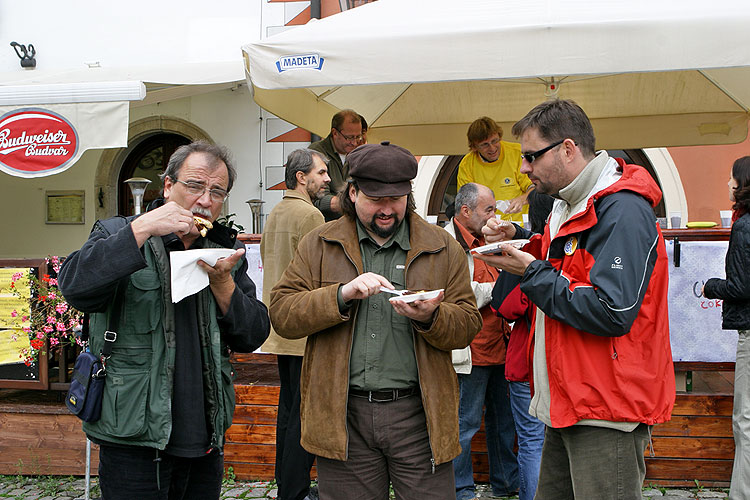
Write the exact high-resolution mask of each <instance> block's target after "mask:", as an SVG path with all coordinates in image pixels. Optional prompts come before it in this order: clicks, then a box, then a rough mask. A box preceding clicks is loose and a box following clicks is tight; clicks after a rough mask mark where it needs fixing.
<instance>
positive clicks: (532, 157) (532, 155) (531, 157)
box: [521, 139, 565, 163]
mask: <svg viewBox="0 0 750 500" xmlns="http://www.w3.org/2000/svg"><path fill="white" fill-rule="evenodd" d="M563 142H565V139H562V140H560V141H557V142H556V143H554V144H550V145H549V146H547V147H546V148H542V149H540V150H539V151H534V152H533V153H521V158H523V159H524V160H526V162H527V163H534V160H536V159H537V158H539V157H540V156H542V155H543V154H544V153H546V152H547V151H549V150H550V149H552V148H554V147H557V146H559V145H560V144H562V143H563Z"/></svg>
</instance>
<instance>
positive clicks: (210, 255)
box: [169, 248, 235, 302]
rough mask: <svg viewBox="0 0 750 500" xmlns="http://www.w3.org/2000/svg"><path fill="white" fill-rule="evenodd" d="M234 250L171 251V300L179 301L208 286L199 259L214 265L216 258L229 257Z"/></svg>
mask: <svg viewBox="0 0 750 500" xmlns="http://www.w3.org/2000/svg"><path fill="white" fill-rule="evenodd" d="M234 252H235V251H234V249H232V248H200V249H196V250H184V251H181V252H171V253H170V254H169V263H170V265H171V267H172V276H171V281H172V302H179V301H181V300H182V299H184V298H185V297H188V296H190V295H193V294H194V293H198V292H200V291H201V290H203V289H204V288H206V287H207V286H208V274H207V273H206V271H204V270H203V269H201V268H200V266H198V261H199V260H202V261H204V262H206V263H207V264H208V265H210V266H215V265H216V261H217V260H219V259H223V258H226V257H229V256H230V255H232V254H233V253H234Z"/></svg>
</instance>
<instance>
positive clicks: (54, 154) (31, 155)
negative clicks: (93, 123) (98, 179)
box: [0, 108, 78, 177]
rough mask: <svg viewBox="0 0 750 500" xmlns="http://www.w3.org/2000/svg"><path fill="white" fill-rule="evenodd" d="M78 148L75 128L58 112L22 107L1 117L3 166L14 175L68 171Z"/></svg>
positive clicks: (1, 160)
mask: <svg viewBox="0 0 750 500" xmlns="http://www.w3.org/2000/svg"><path fill="white" fill-rule="evenodd" d="M77 150H78V134H77V132H76V130H75V128H73V125H72V124H71V123H70V122H69V121H68V120H66V119H65V118H64V117H62V116H60V115H58V114H57V113H54V112H52V111H48V110H45V109H37V108H34V109H19V110H15V111H12V112H10V113H7V114H5V115H3V116H2V118H0V167H1V168H2V170H4V171H5V172H7V173H9V174H11V175H21V176H23V177H36V176H44V175H50V174H53V173H56V172H58V171H61V170H64V169H65V168H67V166H68V165H67V164H68V162H70V161H71V160H72V159H73V158H74V157H75V155H76V152H77Z"/></svg>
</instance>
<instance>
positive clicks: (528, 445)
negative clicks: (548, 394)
mask: <svg viewBox="0 0 750 500" xmlns="http://www.w3.org/2000/svg"><path fill="white" fill-rule="evenodd" d="M508 385H510V407H511V409H512V410H513V420H514V421H515V422H516V435H517V436H518V475H519V478H520V479H521V485H520V487H519V488H518V499H519V500H532V499H533V498H534V493H535V492H536V483H537V482H538V481H539V464H540V463H541V462H542V445H543V444H544V424H543V423H542V422H541V421H539V420H538V419H537V418H536V417H532V416H531V415H529V405H530V404H531V391H530V388H529V383H528V382H508Z"/></svg>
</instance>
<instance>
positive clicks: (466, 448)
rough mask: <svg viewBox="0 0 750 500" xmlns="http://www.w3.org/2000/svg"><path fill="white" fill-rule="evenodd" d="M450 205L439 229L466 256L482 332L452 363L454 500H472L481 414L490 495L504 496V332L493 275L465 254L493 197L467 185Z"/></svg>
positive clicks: (477, 238) (510, 456)
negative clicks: (494, 305)
mask: <svg viewBox="0 0 750 500" xmlns="http://www.w3.org/2000/svg"><path fill="white" fill-rule="evenodd" d="M454 205H455V210H456V211H455V215H454V216H453V218H452V219H451V220H450V221H449V222H448V224H446V226H445V230H446V231H448V232H449V233H450V234H451V235H452V236H453V237H454V238H456V240H457V241H458V242H459V243H460V244H461V247H462V248H463V249H464V251H465V252H466V257H467V260H468V263H469V274H470V276H471V288H472V290H473V291H474V297H475V298H476V301H477V307H478V308H479V312H480V313H481V314H482V329H481V330H480V331H479V333H478V334H477V336H476V337H474V340H472V342H471V345H470V346H469V347H470V355H467V356H465V358H464V359H465V361H464V362H463V363H461V364H460V365H457V364H456V362H455V358H454V367H455V368H456V372H457V374H458V387H459V391H460V404H459V409H458V432H459V436H458V439H459V442H460V443H461V454H460V455H459V456H457V457H456V458H455V459H453V470H454V474H455V477H456V500H473V499H475V498H476V495H475V494H474V469H473V467H472V463H471V440H472V438H473V437H474V434H476V432H477V431H478V430H479V427H480V426H481V424H482V415H483V414H484V429H485V432H486V434H487V439H486V441H487V455H488V458H489V467H490V485H491V486H492V494H493V495H495V496H509V495H511V494H513V493H515V492H516V491H517V490H518V481H519V480H518V461H517V459H516V455H515V454H514V453H513V442H514V439H515V428H514V425H513V414H512V412H511V406H510V400H509V396H508V383H507V381H506V379H505V346H506V339H505V337H506V335H507V333H508V332H509V330H510V328H509V327H508V323H506V322H505V320H504V319H503V318H500V317H498V316H497V315H496V314H495V313H494V311H492V309H491V308H490V305H489V304H490V299H491V298H492V288H493V287H494V285H495V280H497V277H498V270H497V269H495V268H494V267H492V266H491V265H489V264H487V263H486V262H484V261H481V260H474V258H473V257H472V254H471V250H472V249H474V248H477V247H480V246H482V245H484V244H485V242H484V236H483V235H482V228H483V227H484V225H485V224H486V223H487V221H488V220H489V219H494V218H495V194H494V193H493V192H492V190H491V189H490V188H488V187H486V186H482V185H480V184H475V183H473V182H470V183H468V184H464V185H463V186H461V189H459V190H458V193H457V194H456V200H455V203H454ZM459 352H460V351H459ZM485 407H486V411H485Z"/></svg>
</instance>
